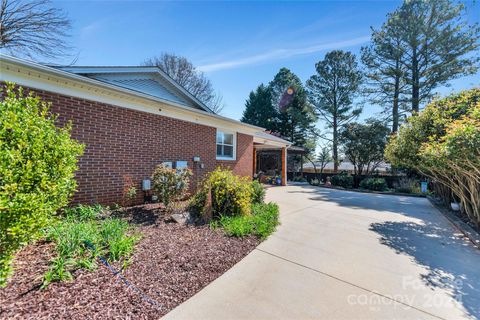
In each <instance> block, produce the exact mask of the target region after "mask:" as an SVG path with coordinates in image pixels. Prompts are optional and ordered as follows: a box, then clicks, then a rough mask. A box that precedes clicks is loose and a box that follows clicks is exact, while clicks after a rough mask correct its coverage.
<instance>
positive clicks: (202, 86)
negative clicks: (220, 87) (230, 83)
mask: <svg viewBox="0 0 480 320" xmlns="http://www.w3.org/2000/svg"><path fill="white" fill-rule="evenodd" d="M143 64H144V65H146V66H157V67H159V68H160V69H161V70H162V71H163V72H165V73H166V74H168V75H169V76H170V77H171V78H172V79H173V80H175V81H176V82H177V83H178V84H180V85H181V86H182V87H184V88H185V89H186V90H187V91H188V92H190V93H191V94H192V95H193V96H195V97H196V98H197V99H198V100H200V101H201V102H203V103H204V104H205V105H206V106H207V107H208V108H210V110H212V111H213V112H214V113H217V114H218V113H220V112H221V111H222V109H223V107H224V103H223V99H222V96H221V95H220V94H218V93H216V92H215V90H214V89H213V86H212V83H211V81H210V80H209V79H208V78H207V77H206V76H205V74H204V73H203V72H201V71H199V70H197V68H196V67H195V66H194V65H193V64H192V63H191V62H190V61H188V59H187V58H185V57H181V56H177V55H176V54H173V53H167V52H163V53H162V54H160V56H157V57H153V58H150V59H147V60H145V61H144V63H143Z"/></svg>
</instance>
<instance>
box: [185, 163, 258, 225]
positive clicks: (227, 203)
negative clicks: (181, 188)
mask: <svg viewBox="0 0 480 320" xmlns="http://www.w3.org/2000/svg"><path fill="white" fill-rule="evenodd" d="M209 194H211V206H210V205H209V203H208V200H209ZM252 195H253V187H252V183H251V182H250V181H249V179H248V178H247V177H239V176H237V175H235V174H233V172H232V171H231V170H229V169H223V168H220V167H219V168H217V169H215V170H214V171H212V172H210V174H209V175H208V176H207V177H206V179H205V181H204V182H203V184H202V187H201V188H200V190H199V191H198V192H197V194H196V195H195V196H194V197H193V199H192V201H191V206H190V207H191V208H192V210H193V212H194V213H197V214H200V215H202V216H204V218H206V219H207V220H208V219H209V218H212V217H213V218H216V217H220V216H247V215H250V214H251V203H252ZM207 211H210V212H207ZM210 214H211V217H208V216H209V215H210Z"/></svg>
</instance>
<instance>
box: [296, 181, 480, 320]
mask: <svg viewBox="0 0 480 320" xmlns="http://www.w3.org/2000/svg"><path fill="white" fill-rule="evenodd" d="M290 192H291V193H307V194H311V197H310V199H311V200H320V201H327V202H334V203H336V204H338V205H339V206H342V207H348V208H351V209H369V210H373V211H382V212H388V213H393V214H400V215H403V216H405V217H410V218H414V219H411V220H410V221H383V222H376V223H371V224H370V229H369V230H370V231H372V232H375V233H377V234H378V235H379V241H380V243H381V244H383V245H385V246H388V247H390V248H391V249H393V250H395V252H396V253H397V254H403V255H407V256H409V257H410V258H411V259H412V260H413V261H414V262H415V263H417V264H419V265H421V266H423V267H425V268H426V269H427V270H428V272H427V274H423V275H421V278H420V279H419V280H420V281H422V282H424V283H425V284H426V285H427V286H429V287H431V288H432V289H433V288H443V289H445V290H446V291H448V292H449V293H450V296H451V297H452V298H454V299H455V300H457V301H459V302H460V303H461V304H462V305H463V306H464V307H465V309H466V310H467V311H468V312H469V314H470V315H471V316H473V317H476V318H479V319H480V250H478V249H476V248H475V247H474V246H473V245H471V244H470V243H469V242H467V241H465V240H464V239H462V238H461V237H459V236H458V235H455V229H454V228H453V227H452V226H451V225H450V224H449V223H448V221H447V220H446V219H445V218H444V217H443V216H442V215H441V213H440V212H439V211H438V210H437V209H435V208H434V207H433V206H432V205H431V204H430V203H429V201H428V200H427V199H425V198H416V197H406V196H394V195H380V194H367V193H359V192H349V191H342V190H334V189H327V188H318V187H311V186H306V187H304V188H303V191H298V190H295V191H290ZM432 303H436V302H435V301H432ZM439 303H442V302H441V301H440V302H439Z"/></svg>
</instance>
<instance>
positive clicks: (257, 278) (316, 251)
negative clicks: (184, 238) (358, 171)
mask: <svg viewBox="0 0 480 320" xmlns="http://www.w3.org/2000/svg"><path fill="white" fill-rule="evenodd" d="M267 198H268V199H267V200H268V201H275V202H277V203H278V204H279V205H280V208H281V222H282V225H281V226H280V227H279V229H278V231H277V232H276V233H275V234H274V235H272V236H271V237H270V238H268V239H267V240H266V241H265V242H263V243H262V244H260V245H259V246H258V247H257V248H256V249H255V250H254V251H252V252H251V253H250V254H249V255H248V256H247V257H245V258H244V259H243V260H242V261H240V262H239V263H238V264H237V265H235V266H234V267H233V268H232V269H230V270H229V271H228V272H226V273H225V274H224V275H222V276H221V277H220V278H218V279H217V280H215V281H214V282H212V283H211V284H210V285H208V286H207V287H206V288H205V289H203V290H202V291H200V292H199V293H197V294H196V295H195V296H193V297H192V298H191V299H189V300H188V301H186V302H185V303H183V304H182V305H180V306H178V307H177V308H176V309H174V310H173V311H172V312H170V313H169V314H167V315H166V316H165V318H166V319H436V318H437V319H469V318H472V319H475V318H480V250H478V249H476V248H474V247H473V245H471V244H470V243H469V242H467V241H465V240H464V239H462V238H461V237H460V235H459V234H458V232H457V231H456V230H455V229H454V228H453V227H452V226H451V225H450V223H449V222H448V220H446V219H445V218H444V217H443V216H442V215H441V214H440V213H439V212H438V211H437V210H436V209H435V208H433V207H432V206H431V205H430V203H429V202H428V201H427V200H426V199H423V198H413V197H400V196H388V195H374V194H363V193H356V192H347V191H338V190H331V189H324V188H317V187H311V186H288V187H276V188H271V189H269V190H268V194H267Z"/></svg>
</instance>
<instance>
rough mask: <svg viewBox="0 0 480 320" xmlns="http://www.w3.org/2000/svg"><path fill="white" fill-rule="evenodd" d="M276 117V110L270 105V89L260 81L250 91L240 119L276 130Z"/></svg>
mask: <svg viewBox="0 0 480 320" xmlns="http://www.w3.org/2000/svg"><path fill="white" fill-rule="evenodd" d="M277 119H278V113H277V110H276V109H275V108H274V107H273V105H272V91H271V89H270V87H268V86H265V85H264V84H263V83H262V84H260V85H259V86H258V87H257V89H256V90H255V91H252V92H250V95H249V97H248V99H247V102H246V103H245V110H244V111H243V116H242V119H241V121H242V122H245V123H249V124H253V125H255V126H259V127H262V128H265V129H267V130H270V131H276V129H277V122H278V121H277Z"/></svg>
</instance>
